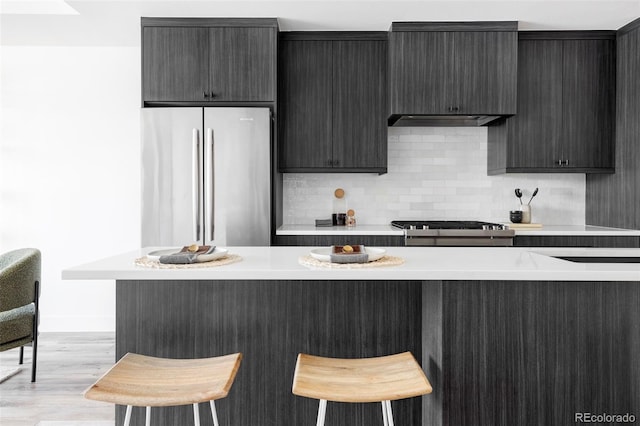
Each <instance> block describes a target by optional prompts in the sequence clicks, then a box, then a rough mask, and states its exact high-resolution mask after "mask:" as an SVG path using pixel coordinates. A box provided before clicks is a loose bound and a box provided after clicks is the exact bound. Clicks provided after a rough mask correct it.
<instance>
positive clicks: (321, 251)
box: [309, 247, 387, 262]
mask: <svg viewBox="0 0 640 426" xmlns="http://www.w3.org/2000/svg"><path fill="white" fill-rule="evenodd" d="M364 251H365V252H366V253H367V254H368V255H369V262H374V261H376V260H378V259H382V257H384V255H385V253H386V252H387V250H385V249H382V248H376V247H365V248H364ZM309 254H310V255H311V257H313V258H314V259H318V260H320V261H321V262H331V247H322V248H317V249H313V250H311V251H310V252H309Z"/></svg>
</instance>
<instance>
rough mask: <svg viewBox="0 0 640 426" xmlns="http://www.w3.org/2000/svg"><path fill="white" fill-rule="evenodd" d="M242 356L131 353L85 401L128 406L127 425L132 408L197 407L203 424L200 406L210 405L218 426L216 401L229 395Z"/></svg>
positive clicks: (196, 414)
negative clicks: (190, 356) (191, 357)
mask: <svg viewBox="0 0 640 426" xmlns="http://www.w3.org/2000/svg"><path fill="white" fill-rule="evenodd" d="M241 360H242V354H240V353H237V354H232V355H225V356H220V357H214V358H200V359H168V358H155V357H151V356H145V355H138V354H133V353H127V354H126V355H125V356H123V357H122V358H121V359H120V361H118V362H117V363H116V364H115V365H114V366H113V367H112V368H111V369H110V370H109V371H107V372H106V373H105V374H104V375H103V376H102V377H101V378H100V379H98V381H97V382H95V383H94V384H93V385H92V386H91V387H89V389H87V390H86V391H85V393H84V396H85V398H87V399H93V400H97V401H104V402H110V403H113V404H120V405H126V406H127V413H126V415H125V423H124V424H125V426H128V424H129V421H130V419H131V407H132V406H139V407H143V406H144V407H147V412H146V424H147V425H148V424H150V408H151V407H165V406H175V405H189V404H192V405H193V410H194V412H193V414H194V421H195V424H196V426H198V425H199V424H200V419H199V414H198V404H199V403H201V402H207V401H209V402H210V405H211V414H212V416H213V420H214V424H215V425H216V426H217V425H218V419H217V415H216V411H215V404H214V402H213V401H214V400H216V399H221V398H224V397H226V396H227V394H228V393H229V390H230V389H231V385H232V384H233V380H234V379H235V376H236V373H237V372H238V368H239V367H240V361H241Z"/></svg>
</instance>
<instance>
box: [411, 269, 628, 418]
mask: <svg viewBox="0 0 640 426" xmlns="http://www.w3.org/2000/svg"><path fill="white" fill-rule="evenodd" d="M639 284H640V283H637V282H636V283H633V282H521V281H518V282H514V281H497V282H496V281H493V282H492V281H469V282H463V281H451V282H448V281H447V282H425V283H424V284H423V295H422V297H423V300H424V306H425V308H427V309H426V310H425V314H424V319H425V321H424V323H423V343H424V344H425V347H424V348H423V362H422V365H423V367H425V371H426V372H427V375H430V377H429V378H430V379H431V381H432V384H433V387H434V394H433V395H432V396H433V399H428V398H425V399H423V409H424V417H425V419H427V418H428V419H429V420H428V421H425V422H424V423H423V424H424V425H427V424H428V425H438V426H439V425H456V426H472V425H473V426H498V425H501V426H502V425H504V426H507V425H520V426H524V425H545V426H566V425H570V424H575V423H576V422H575V413H592V414H605V413H606V414H620V415H624V414H626V413H629V414H632V415H635V416H636V418H638V417H639V415H640V363H639V362H638V356H639V355H640V309H639V308H640V285H639ZM427 345H429V346H427ZM434 404H435V406H434ZM598 424H603V423H598ZM606 424H610V423H609V422H607V423H606ZM615 424H618V423H615Z"/></svg>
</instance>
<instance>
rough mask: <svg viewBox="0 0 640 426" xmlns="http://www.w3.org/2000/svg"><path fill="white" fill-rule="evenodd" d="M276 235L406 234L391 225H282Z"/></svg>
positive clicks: (400, 235)
mask: <svg viewBox="0 0 640 426" xmlns="http://www.w3.org/2000/svg"><path fill="white" fill-rule="evenodd" d="M276 235H397V236H399V237H402V236H404V232H403V230H402V229H399V228H396V227H395V226H391V225H356V226H354V227H347V226H318V227H316V226H314V225H282V226H281V227H279V228H278V229H277V230H276Z"/></svg>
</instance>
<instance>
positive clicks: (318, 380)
mask: <svg viewBox="0 0 640 426" xmlns="http://www.w3.org/2000/svg"><path fill="white" fill-rule="evenodd" d="M431 390H432V389H431V384H430V383H429V381H428V380H427V377H426V376H425V374H424V372H423V371H422V368H420V365H419V364H418V362H417V361H416V359H415V358H414V357H413V355H412V354H411V352H404V353H400V354H395V355H389V356H383V357H377V358H359V359H338V358H324V357H319V356H313V355H307V354H299V355H298V361H297V363H296V371H295V373H294V375H293V393H294V394H295V395H299V396H306V397H308V398H315V399H319V400H320V404H319V407H318V420H317V422H316V425H317V426H323V425H324V418H325V413H326V410H327V401H335V402H378V401H380V402H381V403H382V419H383V422H384V425H385V426H393V413H392V411H391V401H394V400H397V399H404V398H411V397H414V396H420V395H425V394H428V393H431Z"/></svg>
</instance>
